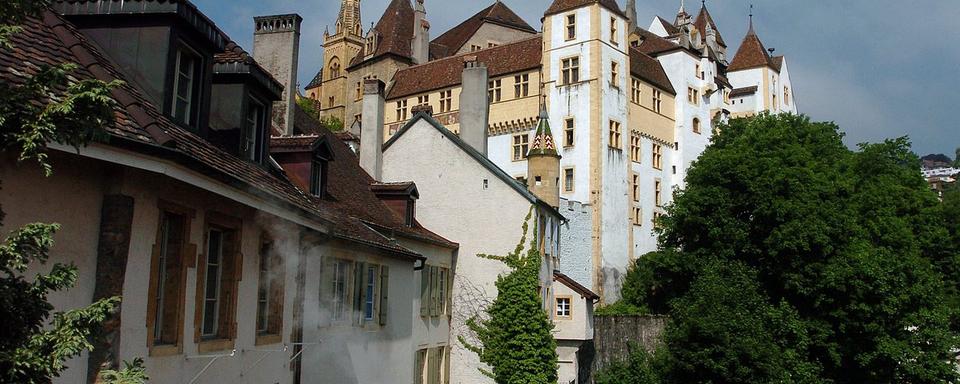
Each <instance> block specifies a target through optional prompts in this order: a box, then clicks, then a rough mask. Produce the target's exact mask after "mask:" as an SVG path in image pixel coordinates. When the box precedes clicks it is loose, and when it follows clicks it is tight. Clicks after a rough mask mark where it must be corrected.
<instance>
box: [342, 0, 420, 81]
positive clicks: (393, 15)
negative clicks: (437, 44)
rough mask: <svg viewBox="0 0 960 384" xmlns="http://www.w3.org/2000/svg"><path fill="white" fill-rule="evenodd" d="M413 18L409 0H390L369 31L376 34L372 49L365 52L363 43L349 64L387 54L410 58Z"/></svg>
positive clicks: (353, 64)
mask: <svg viewBox="0 0 960 384" xmlns="http://www.w3.org/2000/svg"><path fill="white" fill-rule="evenodd" d="M413 18H414V10H413V7H412V6H410V0H391V1H390V4H389V5H387V9H386V10H384V11H383V16H380V21H379V22H377V25H376V26H375V27H373V31H371V32H370V33H373V32H376V33H375V34H376V36H377V43H376V47H375V49H374V51H373V52H367V51H366V45H364V48H363V49H361V50H360V53H359V54H357V56H356V57H354V58H353V60H351V61H350V66H351V67H352V66H355V65H359V64H362V63H364V62H368V61H371V60H376V59H379V58H381V57H383V56H387V55H393V56H397V57H399V58H402V59H407V60H410V59H411V57H412V56H413V47H412V46H411V45H410V42H411V40H413ZM368 56H369V57H368Z"/></svg>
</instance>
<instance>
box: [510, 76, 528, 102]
mask: <svg viewBox="0 0 960 384" xmlns="http://www.w3.org/2000/svg"><path fill="white" fill-rule="evenodd" d="M513 83H514V84H513V93H514V97H516V98H518V99H519V98H521V97H527V96H528V95H529V94H530V74H524V75H517V76H514V77H513Z"/></svg>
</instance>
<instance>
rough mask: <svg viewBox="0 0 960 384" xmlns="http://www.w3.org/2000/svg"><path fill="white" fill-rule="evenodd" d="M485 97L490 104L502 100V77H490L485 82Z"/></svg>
mask: <svg viewBox="0 0 960 384" xmlns="http://www.w3.org/2000/svg"><path fill="white" fill-rule="evenodd" d="M487 99H488V101H489V102H490V103H491V104H493V103H499V102H500V101H501V100H503V79H490V81H488V82H487Z"/></svg>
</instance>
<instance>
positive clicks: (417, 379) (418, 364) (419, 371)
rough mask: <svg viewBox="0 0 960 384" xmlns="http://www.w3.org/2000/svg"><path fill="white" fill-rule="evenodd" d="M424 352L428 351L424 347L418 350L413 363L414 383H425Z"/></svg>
mask: <svg viewBox="0 0 960 384" xmlns="http://www.w3.org/2000/svg"><path fill="white" fill-rule="evenodd" d="M424 352H426V350H424V349H421V350H418V351H417V356H416V359H415V361H414V363H413V383H414V384H423V363H424V361H423V358H424Z"/></svg>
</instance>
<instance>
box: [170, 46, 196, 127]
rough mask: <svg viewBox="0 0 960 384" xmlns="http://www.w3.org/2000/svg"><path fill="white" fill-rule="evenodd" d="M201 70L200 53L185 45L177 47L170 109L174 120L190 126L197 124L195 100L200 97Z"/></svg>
mask: <svg viewBox="0 0 960 384" xmlns="http://www.w3.org/2000/svg"><path fill="white" fill-rule="evenodd" d="M202 71H203V65H202V60H201V59H200V55H198V54H197V53H196V52H194V51H193V50H192V49H190V48H187V47H186V46H181V47H180V48H178V49H177V61H176V68H175V72H174V78H173V100H172V103H171V108H170V109H171V112H172V113H171V114H172V115H173V116H172V117H173V120H174V121H176V122H178V123H181V124H183V125H186V126H188V127H191V128H196V124H197V119H196V116H197V111H196V109H197V108H196V104H197V103H196V101H197V99H198V98H199V97H200V85H201V83H202V76H201V73H202Z"/></svg>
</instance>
